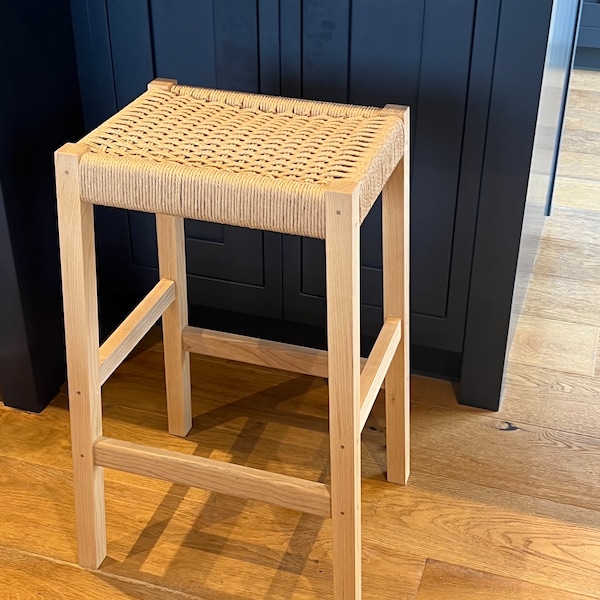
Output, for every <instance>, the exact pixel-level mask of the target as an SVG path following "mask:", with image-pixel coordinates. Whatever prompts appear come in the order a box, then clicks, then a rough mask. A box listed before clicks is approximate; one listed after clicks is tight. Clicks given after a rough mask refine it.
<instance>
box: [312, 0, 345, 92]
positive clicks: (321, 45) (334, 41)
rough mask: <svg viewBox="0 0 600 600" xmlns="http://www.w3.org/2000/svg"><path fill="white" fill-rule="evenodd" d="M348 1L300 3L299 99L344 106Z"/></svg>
mask: <svg viewBox="0 0 600 600" xmlns="http://www.w3.org/2000/svg"><path fill="white" fill-rule="evenodd" d="M349 37H350V0H338V1H337V2H329V1H328V0H304V1H303V2H302V96H303V97H304V98H311V99H315V100H328V101H332V102H347V100H348V66H347V65H348V58H349V47H350V42H349Z"/></svg>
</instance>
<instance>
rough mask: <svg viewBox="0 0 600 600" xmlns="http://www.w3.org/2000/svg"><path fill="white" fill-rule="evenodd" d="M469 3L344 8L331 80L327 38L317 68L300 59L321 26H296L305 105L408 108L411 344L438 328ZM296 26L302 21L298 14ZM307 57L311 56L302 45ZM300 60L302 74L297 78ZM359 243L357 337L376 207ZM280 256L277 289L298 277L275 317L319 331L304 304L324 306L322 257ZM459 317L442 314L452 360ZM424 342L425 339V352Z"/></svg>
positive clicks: (377, 222) (374, 324)
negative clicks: (343, 63)
mask: <svg viewBox="0 0 600 600" xmlns="http://www.w3.org/2000/svg"><path fill="white" fill-rule="evenodd" d="M312 4H315V5H317V6H318V7H319V8H320V9H321V10H322V6H321V3H320V2H315V3H309V5H312ZM475 4H476V2H475V0H458V1H457V2H453V3H447V2H444V1H443V0H428V1H427V2H414V1H412V0H404V1H397V0H354V1H353V2H352V11H351V21H350V22H347V21H346V20H345V19H344V18H343V17H342V16H340V15H339V14H338V18H337V21H336V22H335V27H333V26H330V29H331V31H332V32H333V34H334V35H335V34H336V33H337V34H338V36H339V38H340V39H345V38H344V35H343V34H342V33H338V29H340V28H343V27H344V26H347V27H348V35H349V37H348V45H347V46H346V48H348V49H349V51H348V53H347V55H346V60H347V64H348V69H347V70H342V73H341V74H339V75H338V76H337V78H331V73H332V71H331V69H332V66H331V65H333V64H337V65H338V68H339V61H340V60H341V59H340V52H341V50H340V49H339V48H338V47H337V46H335V44H334V42H335V38H332V39H331V40H330V42H329V43H330V44H331V47H329V46H328V45H327V43H328V42H326V41H322V42H321V45H320V46H319V49H320V51H321V54H320V55H319V57H318V58H319V61H316V60H315V61H313V60H312V54H309V55H308V58H307V49H306V40H307V39H311V40H313V42H312V43H313V46H314V45H315V44H316V42H314V39H322V37H321V38H319V37H318V34H319V31H320V32H321V34H322V30H323V25H322V24H321V29H320V30H318V29H316V31H313V30H315V28H316V25H315V23H313V21H316V20H315V19H313V21H308V22H303V30H304V31H305V33H304V38H303V39H304V42H305V48H304V55H303V56H304V64H305V69H304V72H303V90H305V91H306V89H308V90H309V91H310V93H311V95H312V97H323V98H325V97H327V98H328V99H334V100H338V101H343V100H348V101H350V102H353V103H360V104H370V105H376V106H383V105H384V104H386V103H394V104H408V105H410V107H411V115H412V125H413V129H412V140H411V142H412V145H413V157H412V165H411V166H412V179H411V184H412V190H411V192H412V202H411V204H412V215H411V228H412V231H411V252H412V273H411V301H412V315H413V328H414V334H415V335H414V336H413V339H414V340H415V343H417V344H418V343H421V342H420V339H419V336H420V331H422V330H423V331H424V330H427V332H428V334H429V332H430V331H431V329H432V328H436V327H439V326H440V325H442V324H444V323H445V322H446V321H447V320H448V319H447V317H448V301H449V300H448V290H449V289H450V285H451V278H452V257H453V246H454V241H455V214H456V209H457V201H458V185H459V174H460V163H461V158H462V146H463V131H464V125H465V114H466V106H467V91H468V79H469V69H470V58H471V48H472V35H473V25H474V18H475ZM344 6H345V7H346V8H347V5H346V4H339V5H338V4H336V13H339V11H342V10H343V7H344ZM304 17H305V20H306V17H307V11H306V10H305V11H304ZM449 23H452V26H451V27H450V26H449V25H448V24H449ZM307 30H308V33H307ZM340 46H341V43H340ZM308 50H309V52H312V53H314V52H315V51H314V49H313V48H312V46H311V47H309V49H308ZM309 59H310V67H311V68H310V70H309V71H308V73H307V72H306V63H307V61H308V60H309ZM321 64H322V65H323V66H321ZM307 77H308V78H309V80H308V81H307ZM324 81H327V83H326V84H325V83H324ZM344 91H345V92H346V97H345V98H344ZM361 240H362V243H361V264H362V277H363V280H364V281H363V284H362V285H361V288H362V290H363V297H362V304H363V318H366V320H365V322H363V333H367V334H374V333H376V330H377V328H378V326H379V323H380V320H381V299H382V298H381V250H380V248H381V216H380V206H379V202H378V203H377V204H376V205H375V207H374V208H373V210H372V211H371V214H370V215H369V217H368V218H367V220H366V221H365V223H364V224H363V227H362V231H361ZM292 246H293V247H292ZM284 248H286V252H285V260H286V263H287V268H286V272H287V277H286V281H289V280H290V279H291V278H292V277H293V276H294V275H293V273H294V272H295V273H296V274H297V277H298V282H297V284H296V285H295V286H294V288H293V289H291V288H288V287H286V289H285V292H284V299H285V300H284V301H285V307H284V314H285V316H286V318H289V319H291V320H297V321H300V322H306V323H308V322H310V323H311V324H321V325H322V324H323V318H324V317H323V315H324V309H323V308H320V309H317V308H316V307H315V306H313V307H310V308H309V305H310V304H313V305H314V304H318V303H319V302H321V303H323V302H324V290H325V287H324V276H323V273H324V267H323V264H322V261H323V258H322V252H321V253H320V255H319V253H318V252H317V251H316V247H315V243H314V242H311V241H308V242H305V241H303V242H301V243H300V244H296V245H294V244H293V243H292V242H291V241H285V240H284ZM288 248H289V251H288ZM319 256H320V258H319ZM294 260H298V261H299V262H298V264H294ZM467 284H468V282H467V281H464V282H463V285H465V286H466V285H467ZM462 308H463V310H462V311H460V310H459V311H454V313H453V315H452V320H453V321H455V322H453V323H452V329H453V331H454V335H453V336H446V339H445V340H444V344H443V345H444V348H445V349H448V350H456V351H458V350H459V349H460V347H461V344H462V327H461V322H460V321H461V320H464V314H465V311H466V306H464V307H462ZM365 315H368V316H366V317H365ZM315 319H318V320H315ZM434 337H435V336H434ZM449 337H450V339H448V338H449ZM430 340H431V336H430V337H428V343H429V342H430Z"/></svg>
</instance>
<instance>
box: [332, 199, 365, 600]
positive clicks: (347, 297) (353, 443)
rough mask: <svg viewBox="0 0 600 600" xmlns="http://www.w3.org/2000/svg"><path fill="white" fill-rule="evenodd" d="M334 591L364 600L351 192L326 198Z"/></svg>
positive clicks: (355, 228) (355, 235)
mask: <svg viewBox="0 0 600 600" xmlns="http://www.w3.org/2000/svg"><path fill="white" fill-rule="evenodd" d="M326 211H327V215H326V239H325V248H326V262H327V338H328V342H327V345H328V355H329V358H328V360H329V366H328V369H329V433H330V454H331V515H332V520H333V589H334V598H335V600H359V599H360V597H361V531H360V527H361V515H360V510H361V504H360V502H361V496H360V491H361V490H360V485H361V469H360V318H359V306H360V298H359V275H360V271H359V269H360V265H359V215H358V199H357V198H356V197H355V196H354V195H353V193H352V190H351V189H350V190H348V189H347V190H343V188H342V190H341V191H339V192H338V191H332V192H328V194H327V197H326Z"/></svg>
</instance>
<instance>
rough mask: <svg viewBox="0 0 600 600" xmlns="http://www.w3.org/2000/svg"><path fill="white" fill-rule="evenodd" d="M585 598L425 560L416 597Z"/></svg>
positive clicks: (482, 599) (462, 599)
mask: <svg viewBox="0 0 600 600" xmlns="http://www.w3.org/2000/svg"><path fill="white" fill-rule="evenodd" d="M440 598H451V599H452V600H489V599H490V598H506V599H509V598H510V600H585V599H586V598H589V596H580V595H579V594H571V593H569V592H564V591H562V590H556V589H552V588H548V587H542V586H539V585H535V584H531V583H527V582H524V581H519V580H518V579H512V578H509V577H499V576H498V575H492V574H491V573H485V572H483V571H475V570H473V569H466V568H464V567H458V566H456V565H450V564H447V563H443V562H439V561H435V560H428V561H427V564H426V566H425V571H424V572H423V579H422V580H421V585H420V586H419V593H418V594H417V598H416V600H440Z"/></svg>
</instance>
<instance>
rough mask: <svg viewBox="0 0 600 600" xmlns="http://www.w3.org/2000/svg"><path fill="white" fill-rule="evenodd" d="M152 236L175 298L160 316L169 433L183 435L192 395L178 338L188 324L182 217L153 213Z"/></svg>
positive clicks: (187, 427) (189, 421)
mask: <svg viewBox="0 0 600 600" xmlns="http://www.w3.org/2000/svg"><path fill="white" fill-rule="evenodd" d="M156 236H157V241H158V264H159V274H160V277H161V278H165V279H170V280H171V281H174V282H175V286H176V288H175V302H173V303H172V304H171V306H169V308H167V310H165V312H164V313H163V317H162V326H163V345H164V355H165V383H166V389H167V413H168V419H169V433H171V434H173V435H179V436H185V435H187V433H188V432H189V430H190V429H191V428H192V399H191V382H190V356H189V353H188V352H186V351H185V350H184V349H183V341H182V333H183V328H184V327H186V326H187V324H188V305H187V279H186V278H187V276H186V268H185V234H184V230H183V218H181V217H171V216H169V215H156Z"/></svg>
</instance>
